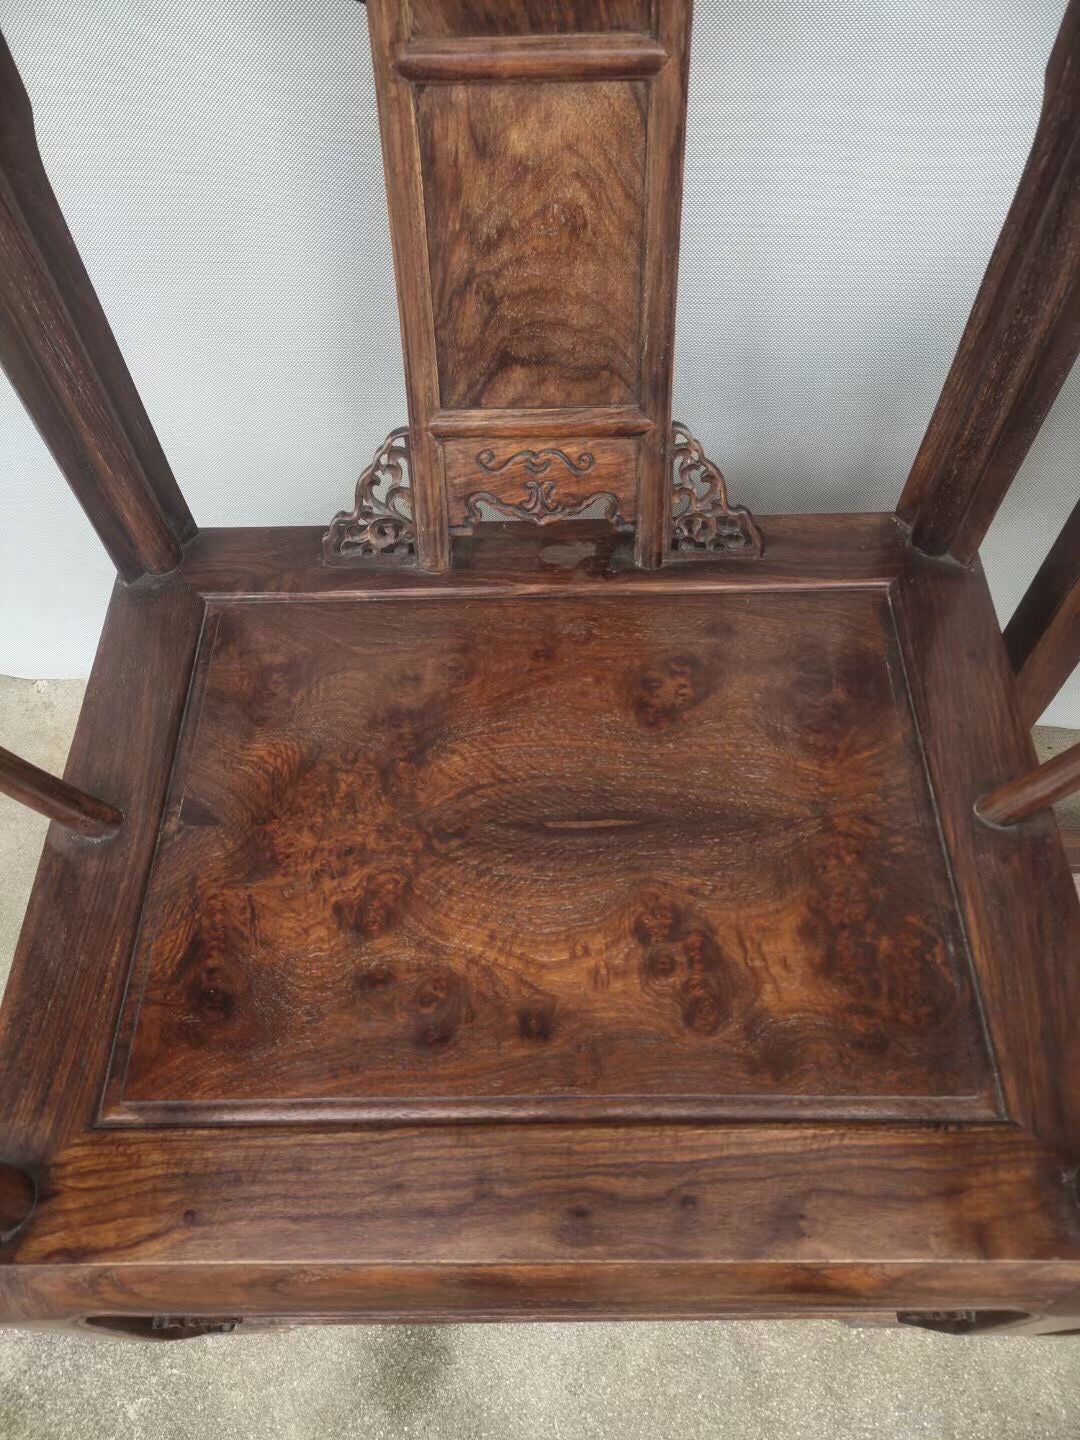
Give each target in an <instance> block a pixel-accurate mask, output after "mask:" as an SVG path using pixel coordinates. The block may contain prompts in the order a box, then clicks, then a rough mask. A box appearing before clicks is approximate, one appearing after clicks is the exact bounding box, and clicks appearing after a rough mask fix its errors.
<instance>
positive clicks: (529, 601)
mask: <svg viewBox="0 0 1080 1440" xmlns="http://www.w3.org/2000/svg"><path fill="white" fill-rule="evenodd" d="M368 14H369V21H370V28H371V39H372V53H373V56H374V67H375V83H376V86H377V91H378V100H379V111H380V122H381V129H382V141H383V147H384V158H385V164H386V173H387V177H388V188H389V199H390V220H391V226H392V231H393V244H394V255H395V262H396V267H397V279H398V293H399V298H400V308H401V325H402V334H403V338H404V353H405V369H406V377H407V389H408V408H409V413H408V425H407V427H405V428H402V429H398V430H394V431H392V432H391V433H390V435H389V436H388V437H387V439H386V441H385V442H384V444H383V445H382V446H381V447H380V449H379V450H378V452H377V454H376V456H375V458H374V460H373V462H372V464H371V465H370V466H369V467H368V468H367V469H366V470H365V471H364V472H363V475H362V476H361V478H360V481H359V483H358V485H357V488H356V494H355V497H354V501H353V504H352V508H351V509H346V510H343V511H342V513H340V514H339V515H337V516H335V517H334V518H333V519H332V520H331V521H330V523H329V528H326V527H321V528H313V529H307V528H299V529H292V528H290V529H235V530H202V531H197V530H196V527H195V524H194V521H193V520H192V517H191V515H190V514H189V512H188V509H187V507H186V505H185V503H184V501H183V499H182V497H181V495H180V491H179V489H178V488H177V485H176V483H175V481H174V479H173V477H172V475H171V473H170V470H169V466H168V463H167V461H166V459H165V456H164V455H163V453H162V450H161V448H160V446H159V445H158V442H157V440H156V439H155V437H154V433H153V430H152V428H151V425H150V422H149V420H148V419H147V416H146V414H145V412H144V410H143V408H142V405H141V403H140V401H139V398H138V396H137V394H136V391H135V387H134V385H133V383H132V380H131V377H130V375H129V374H128V371H127V369H126V368H125V365H124V362H123V360H122V359H121V357H120V353H119V351H118V349H117V346H116V344H115V342H114V340H113V337H112V335H111V333H110V331H109V328H108V326H107V324H106V321H105V317H104V315H103V314H102V311H101V308H100V306H99V304H98V301H97V299H96V297H95V295H94V291H93V289H92V287H91V284H90V281H89V279H88V278H87V275H86V272H85V270H84V269H83V267H82V265H81V263H80V260H79V257H78V254H77V252H76V249H75V246H74V244H73V242H72V239H71V236H70V234H69V233H68V230H67V228H66V227H65V224H64V221H63V218H62V216H61V214H60V211H59V209H58V206H57V203H56V200H55V199H54V197H53V194H52V191H51V190H50V188H49V184H48V181H47V179H46V177H45V174H44V171H43V169H42V166H41V162H40V159H39V157H38V154H37V150H36V146H35V141H34V130H33V122H32V117H31V112H30V105H29V102H28V100H27V97H26V94H25V92H24V90H23V88H22V86H21V84H20V82H19V78H18V76H17V74H16V71H15V67H14V64H13V62H12V59H11V57H10V55H9V54H8V53H7V51H6V50H2V51H0V85H2V91H0V252H2V253H0V262H2V263H0V313H2V330H0V358H2V361H3V365H4V368H5V370H6V371H7V373H8V375H9V376H10V378H11V381H12V383H13V384H14V386H15V388H16V389H17V391H18V392H19V394H20V395H21V397H22V399H23V400H24V401H25V404H26V406H27V408H28V410H29V412H30V413H31V415H32V416H33V418H34V419H35V421H36V422H37V424H38V426H39V428H40V430H41V433H42V435H43V436H44V438H45V440H46V441H47V443H48V445H49V447H50V448H51V451H52V453H53V455H54V456H55V458H56V461H57V464H58V465H59V467H60V469H61V470H62V471H63V472H64V474H65V475H66V477H67V479H68V481H69V483H70V484H71V486H72V488H73V489H74V491H75V493H76V494H77V496H78V497H79V499H80V501H81V502H82V504H83V506H84V508H85V510H86V513H87V515H88V516H89V518H90V521H91V523H92V524H93V525H94V526H95V528H96V529H97V531H98V533H99V535H100V536H101V539H102V541H103V542H104V544H105V545H106V547H107V548H108V550H109V553H110V554H111V556H112V557H113V559H114V560H115V562H116V566H117V569H118V571H119V579H118V582H117V585H116V589H115V593H114V595H113V599H112V603H111V605H110V608H109V613H108V619H107V621H106V625H105V630H104V634H103V637H102V641H101V647H100V650H99V652H98V656H97V660H96V662H95V665H94V670H93V675H92V677H91V679H90V683H89V687H88V690H87V693H86V701H85V705H84V708H83V713H82V718H81V720H80V722H79V726H78V730H77V733H76V736H75V740H74V743H73V746H72V750H71V756H70V760H69V762H68V766H67V770H66V773H65V778H64V779H63V780H62V781H61V780H58V779H54V778H52V777H50V776H47V775H44V774H42V773H41V772H40V771H38V770H36V769H35V768H34V767H33V766H30V765H27V764H25V763H23V762H22V761H20V760H18V759H16V758H15V757H14V756H11V755H7V754H6V753H5V754H4V757H3V762H2V771H0V773H2V776H3V778H2V781H0V788H3V789H4V790H5V791H6V792H7V793H8V794H11V795H14V796H16V797H17V798H19V799H21V800H23V801H25V802H26V803H27V804H29V805H30V806H31V807H32V808H35V809H37V810H39V811H41V812H43V813H44V814H46V815H48V816H50V817H51V818H52V819H53V820H54V822H55V823H54V824H53V826H52V827H51V829H50V831H49V835H48V839H47V841H46V844H45V850H44V855H43V858H42V861H41V867H40V870H39V872H38V877H37V881H36V884H35V887H34V891H33V895H32V898H31V900H30V904H29V909H28V912H27V916H26V923H25V927H24V929H23V933H22V938H21V941H20V943H19V948H18V952H17V955H16V958H15V962H14V968H13V970H12V974H11V980H10V984H9V987H8V992H7V995H6V997H5V1000H4V1004H3V1010H2V1015H0V1096H2V1100H0V1320H2V1321H4V1322H5V1323H8V1324H29V1323H42V1322H45V1323H48V1322H52V1323H57V1324H69V1325H70V1324H77V1325H85V1324H89V1325H93V1326H97V1327H101V1328H104V1329H111V1330H114V1331H116V1332H119V1333H127V1334H135V1335H147V1336H152V1337H159V1338H169V1337H181V1336H185V1335H191V1334H198V1333H204V1332H205V1331H207V1330H222V1329H231V1328H233V1327H234V1326H236V1325H237V1324H240V1323H243V1324H244V1325H245V1326H251V1325H253V1324H254V1325H258V1324H263V1323H270V1322H274V1321H281V1320H292V1319H301V1318H302V1319H308V1320H339V1321H340V1320H351V1321H358V1320H396V1319H404V1318H409V1319H422V1320H432V1319H442V1320H456V1319H460V1320H466V1319H476V1318H496V1317H497V1318H514V1317H523V1318H524V1317H530V1318H555V1317H573V1318H585V1317H596V1316H605V1317H618V1316H626V1317H643V1316H682V1317H687V1316H727V1315H743V1316H765V1315H776V1314H783V1315H788V1316H814V1315H817V1316H821V1315H832V1316H840V1317H843V1318H846V1319H849V1320H858V1319H860V1318H866V1317H869V1316H873V1317H876V1318H880V1317H882V1316H886V1317H889V1318H891V1319H892V1321H893V1322H895V1321H897V1320H900V1321H901V1322H906V1323H910V1324H917V1325H924V1326H929V1327H931V1328H937V1329H942V1330H946V1331H956V1332H970V1331H981V1330H986V1329H996V1330H999V1331H1000V1330H1008V1329H1012V1330H1022V1331H1026V1332H1029V1333H1032V1332H1035V1333H1038V1332H1046V1333H1050V1332H1052V1333H1061V1332H1067V1331H1069V1330H1077V1329H1080V1194H1078V1188H1077V1166H1078V1163H1080V1027H1078V1025H1077V1020H1076V1017H1077V1015H1078V1014H1080V910H1078V904H1077V896H1076V892H1075V890H1074V886H1073V882H1072V878H1071V876H1070V871H1069V865H1068V863H1067V859H1066V854H1065V849H1064V847H1063V844H1062V839H1061V836H1060V835H1059V833H1058V830H1057V828H1056V825H1055V821H1054V818H1053V815H1052V813H1051V810H1050V808H1049V807H1050V805H1051V804H1052V802H1053V801H1054V800H1055V799H1056V798H1058V797H1061V796H1063V795H1065V794H1066V793H1068V792H1069V791H1070V790H1071V789H1075V788H1077V787H1078V786H1080V749H1074V750H1072V751H1070V752H1068V753H1067V754H1066V755H1064V756H1062V757H1060V758H1059V759H1058V760H1055V761H1054V762H1052V763H1049V764H1046V765H1044V766H1042V767H1037V765H1036V758H1035V754H1034V751H1033V748H1032V741H1031V736H1030V727H1031V724H1032V722H1033V721H1034V720H1035V719H1036V718H1037V717H1038V716H1039V714H1040V713H1041V712H1042V710H1043V709H1044V707H1045V705H1046V703H1047V702H1048V700H1049V699H1050V698H1051V697H1052V696H1053V694H1054V693H1055V691H1056V690H1057V689H1058V687H1059V686H1060V685H1061V684H1062V682H1063V680H1064V679H1065V677H1066V676H1067V675H1068V673H1069V672H1070V670H1071V669H1072V667H1073V666H1075V664H1076V663H1077V660H1078V659H1080V598H1078V597H1080V506H1078V508H1077V510H1074V512H1073V514H1072V517H1071V519H1070V520H1069V522H1068V524H1067V526H1066V528H1065V531H1064V533H1063V534H1062V536H1061V538H1060V540H1059V541H1058V542H1057V544H1056V545H1055V546H1054V549H1053V551H1052V553H1051V555H1050V556H1049V558H1048V559H1047V562H1046V564H1045V565H1044V566H1043V568H1042V569H1041V570H1040V572H1039V574H1038V576H1037V577H1036V579H1035V581H1034V583H1033V585H1032V587H1031V590H1030V592H1029V594H1028V596H1027V598H1026V599H1025V600H1024V602H1023V604H1022V605H1021V606H1020V609H1019V610H1018V612H1017V614H1016V616H1015V617H1014V618H1013V620H1012V621H1011V623H1010V624H1009V626H1008V628H1007V630H1006V633H1005V637H1004V639H1003V638H1002V635H1001V633H1000V631H999V628H998V625H997V623H996V621H995V616H994V610H993V607H992V605H991V601H990V596H989V593H988V591H987V587H986V582H985V579H984V577H983V574H982V571H981V569H980V566H979V561H978V549H979V544H980V541H981V540H982V537H983V535H984V534H985V532H986V529H987V526H988V525H989V523H990V520H991V518H992V516H993V515H994V512H995V510H996V509H997V507H998V505H999V503H1000V502H1001V500H1002V497H1003V496H1004V494H1005V492H1006V490H1007V488H1008V486H1009V484H1010V482H1011V480H1012V478H1013V476H1014V474H1015V473H1016V470H1017V468H1018V466H1019V465H1020V463H1021V460H1022V459H1023V457H1024V455H1025V453H1026V451H1027V450H1028V447H1029V446H1030V444H1031V442H1032V439H1033V437H1034V436H1035V434H1036V432H1037V430H1038V428H1039V425H1040V423H1041V422H1042V420H1043V418H1044V416H1045V415H1046V413H1047V410H1048V408H1049V406H1050V404H1051V401H1052V400H1053V398H1054V395H1055V393H1056V392H1057V390H1058V388H1059V387H1060V385H1061V383H1062V381H1063V379H1064V377H1065V375H1066V373H1067V371H1068V369H1069V367H1070V365H1071V364H1072V363H1073V360H1074V358H1075V356H1076V354H1077V350H1078V347H1080V214H1078V210H1080V0H1072V3H1071V4H1070V5H1069V9H1068V13H1067V15H1066V18H1065V21H1064V26H1063V29H1062V32H1061V35H1060V38H1059V39H1058V42H1057V45H1056V47H1055V49H1054V51H1053V54H1052V56H1051V58H1050V64H1049V69H1048V72H1047V85H1046V97H1045V104H1044V108H1043V112H1042V118H1041V120H1040V123H1039V127H1038V132H1037V134H1036V137H1035V142H1034V148H1033V150H1032V154H1031V159H1030V161H1029V163H1028V166H1027V168H1026V170H1025V172H1024V175H1023V178H1022V180H1021V182H1020V187H1019V190H1018V192H1017V196H1016V199H1015V201H1014V203H1013V206H1012V209H1011V211H1010V212H1009V216H1008V219H1007V221H1006V224H1005V229H1004V231H1003V233H1002V236H1001V238H1000V240H999V242H998V245H997V248H996V249H995V251H994V254H993V257H992V259H991V261H990V266H989V269H988V271H987V275H986V278H985V280H984V282H983V285H982V288H981V290H980V291H979V294H978V297H977V299H976V301H975V306H974V309H973V311H972V313H971V318H970V321H969V323H968V326H967V329H966V330H965V332H964V336H963V339H962V341H961V344H960V348H959V350H958V352H957V355H956V359H955V361H954V363H953V366H952V369H951V371H950V373H949V376H948V379H947V382H946V384H945V389H944V392H943V394H942V397H941V400H940V402H939V404H938V406H937V409H936V411H935V413H934V416H933V419H932V420H931V423H930V427H929V429H928V431H927V434H926V438H925V440H924V441H923V444H922V447H921V449H920V450H919V453H918V455H917V456H916V458H915V463H914V468H913V470H912V472H911V476H910V479H909V480H908V483H907V486H906V488H905V490H904V493H903V495H902V497H901V500H900V504H899V509H898V512H897V513H896V514H895V515H893V514H851V515H844V516H829V517H824V516H818V515H770V516H764V517H760V518H758V519H755V518H754V517H752V516H751V515H750V514H749V513H748V512H747V511H746V510H745V509H744V508H742V507H740V506H738V505H736V504H734V503H733V502H732V499H731V498H730V496H729V494H728V490H727V487H726V485H725V481H724V479H723V476H722V475H721V473H720V471H719V470H718V469H717V467H716V465H715V464H714V463H713V462H712V461H711V460H710V459H709V458H707V457H706V456H705V455H704V454H703V453H702V449H701V447H700V445H699V444H698V442H697V441H696V440H695V439H694V438H693V434H692V431H691V430H689V429H687V428H685V427H684V426H682V425H681V424H675V425H673V424H672V421H671V377H672V349H673V334H674V314H675V283H676V271H677V255H678V242H679V211H680V206H679V196H680V186H681V174H682V159H683V136H684V122H685V115H686V85H687V66H688V47H689V36H690V3H689V0H544V3H540V0H499V3H495V0H369V4H368ZM344 498H345V497H343V499H344Z"/></svg>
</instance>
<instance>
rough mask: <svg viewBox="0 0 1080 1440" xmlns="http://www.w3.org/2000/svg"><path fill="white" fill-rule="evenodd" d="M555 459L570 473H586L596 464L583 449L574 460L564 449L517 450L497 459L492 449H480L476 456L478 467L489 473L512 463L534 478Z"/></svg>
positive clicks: (505, 468) (504, 468) (542, 473)
mask: <svg viewBox="0 0 1080 1440" xmlns="http://www.w3.org/2000/svg"><path fill="white" fill-rule="evenodd" d="M555 461H558V462H559V463H560V464H561V465H565V466H566V468H567V470H569V471H570V473H571V475H587V474H588V473H589V471H590V470H591V469H592V468H593V466H594V465H595V464H596V457H595V456H593V455H590V454H589V453H588V451H585V452H584V453H583V454H581V455H579V456H578V457H577V459H576V460H574V459H573V458H572V457H571V456H569V455H567V453H566V451H565V450H519V451H518V452H517V453H516V454H515V455H510V456H508V457H507V459H505V460H498V461H497V460H496V458H495V451H494V450H481V451H480V454H479V455H477V457H476V463H477V464H478V465H479V466H480V469H481V470H486V471H487V472H488V474H489V475H498V474H499V473H500V472H501V471H503V470H509V469H510V467H511V466H512V465H522V466H524V468H525V469H526V470H527V471H528V472H529V474H530V475H533V476H535V477H536V478H539V477H540V476H541V475H546V474H547V472H548V471H549V470H550V469H551V467H552V464H553V463H554V462H555Z"/></svg>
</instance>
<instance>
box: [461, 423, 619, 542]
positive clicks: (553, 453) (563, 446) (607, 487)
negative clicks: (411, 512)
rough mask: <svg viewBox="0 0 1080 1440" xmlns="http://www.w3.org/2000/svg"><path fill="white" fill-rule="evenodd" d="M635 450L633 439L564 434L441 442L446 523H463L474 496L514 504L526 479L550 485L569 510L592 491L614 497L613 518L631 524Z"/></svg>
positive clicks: (556, 496) (520, 498)
mask: <svg viewBox="0 0 1080 1440" xmlns="http://www.w3.org/2000/svg"><path fill="white" fill-rule="evenodd" d="M637 452H638V441H637V440H636V439H621V438H619V439H610V440H609V439H604V438H601V439H595V438H594V437H592V436H590V435H573V434H568V433H567V432H565V431H564V432H563V434H562V435H561V436H560V437H559V442H558V444H557V445H552V443H551V442H550V440H549V439H548V437H547V436H545V435H520V436H514V437H513V438H511V439H507V440H501V439H496V440H495V441H494V442H493V444H486V443H482V442H481V441H480V440H451V441H447V442H446V444H445V445H444V446H443V463H444V465H445V468H446V491H447V497H448V502H449V506H450V523H451V525H463V524H464V523H465V521H466V518H467V515H466V511H467V507H468V500H469V497H470V496H471V495H475V494H476V493H477V492H485V493H488V494H491V495H495V496H497V497H498V498H499V499H500V500H502V501H506V502H509V503H510V504H516V503H520V502H521V501H523V500H524V499H525V498H526V490H525V486H526V484H527V483H528V482H529V481H530V480H536V481H550V482H552V483H553V484H554V486H555V491H554V495H555V499H556V500H557V502H558V503H559V504H561V505H567V506H573V505H574V504H576V503H577V502H580V501H585V500H586V499H587V498H588V497H589V496H594V495H596V494H598V493H605V494H608V495H614V497H615V500H616V507H617V512H618V514H619V516H621V518H622V519H623V520H625V521H627V522H631V521H632V520H633V518H634V509H635V504H636V501H637V494H636V489H637V485H636V481H637ZM487 518H490V517H487Z"/></svg>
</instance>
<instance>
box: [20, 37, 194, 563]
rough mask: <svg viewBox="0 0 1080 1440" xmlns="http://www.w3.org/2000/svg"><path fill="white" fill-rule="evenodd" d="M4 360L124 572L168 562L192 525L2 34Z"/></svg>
mask: <svg viewBox="0 0 1080 1440" xmlns="http://www.w3.org/2000/svg"><path fill="white" fill-rule="evenodd" d="M0 315H2V316H3V324H2V325H0V365H2V366H3V368H4V370H5V372H6V373H7V376H8V378H9V380H10V381H11V383H12V385H13V386H14V388H15V390H16V391H17V392H18V394H19V396H20V398H21V399H22V402H23V404H24V405H25V406H26V408H27V410H28V412H29V413H30V416H31V417H32V419H33V420H34V423H35V424H36V425H37V427H38V429H39V430H40V432H41V435H42V438H43V439H44V441H45V443H46V444H47V445H48V447H49V449H50V450H51V451H52V454H53V457H54V459H55V460H56V463H57V465H59V467H60V469H61V470H62V471H63V473H64V476H65V478H66V479H67V481H68V484H69V485H70V486H71V488H72V490H73V491H74V492H75V494H76V496H77V497H78V499H79V502H80V504H81V505H82V507H83V509H84V510H85V511H86V514H87V516H88V518H89V520H90V522H91V524H92V525H93V526H94V528H95V529H96V531H97V532H98V535H99V536H100V537H101V540H102V542H103V544H104V545H105V548H106V549H107V550H108V552H109V554H110V556H111V557H112V559H113V561H114V563H115V564H116V567H117V569H118V570H119V571H120V573H121V575H123V576H124V578H125V579H127V580H133V579H136V578H137V577H138V576H139V575H141V574H143V573H144V572H146V571H153V572H167V571H170V570H173V569H175V567H176V566H177V564H178V563H179V559H180V547H181V545H182V544H183V542H184V541H186V540H188V539H190V538H191V536H192V535H193V534H194V533H195V524H194V521H193V520H192V518H191V514H190V512H189V511H188V508H187V505H186V504H185V503H184V499H183V497H182V495H181V494H180V491H179V488H178V487H177V485H176V481H175V480H174V479H173V476H172V473H171V471H170V470H169V466H168V462H167V461H166V459H165V456H164V455H163V453H162V451H161V446H160V445H159V444H158V441H157V437H156V436H155V434H154V431H153V429H152V427H151V425H150V421H149V420H148V419H147V416H146V412H145V410H144V409H143V407H142V402H141V401H140V399H139V396H138V394H137V392H136V390H135V386H134V384H133V382H132V379H131V376H130V374H129V372H128V369H127V367H126V365H125V364H124V361H123V358H122V356H121V354H120V351H119V349H118V348H117V345H116V341H115V340H114V338H113V335H112V331H111V330H110V329H109V325H108V322H107V321H106V319H105V316H104V314H103V312H102V309H101V306H100V304H99V302H98V298H97V296H96V294H95V293H94V289H93V286H92V285H91V283H90V279H89V277H88V276H87V274H86V271H85V269H84V267H83V264H82V261H81V260H80V258H79V254H78V251H77V250H76V248H75V242H74V241H73V240H72V238H71V234H70V232H69V230H68V228H67V225H66V224H65V223H64V217H63V215H62V214H61V212H60V207H59V206H58V205H57V203H56V197H55V196H54V195H53V192H52V188H51V186H50V185H49V181H48V178H47V176H46V174H45V170H44V168H43V166H42V163H41V157H40V155H39V154H38V148H37V141H36V138H35V135H34V121H33V115H32V112H31V109H30V101H29V99H28V98H27V95H26V91H25V89H24V87H23V84H22V81H21V79H20V78H19V74H18V71H17V70H16V68H15V62H14V61H13V59H12V57H11V53H10V51H9V50H8V48H7V46H6V44H5V43H4V41H3V37H2V36H0Z"/></svg>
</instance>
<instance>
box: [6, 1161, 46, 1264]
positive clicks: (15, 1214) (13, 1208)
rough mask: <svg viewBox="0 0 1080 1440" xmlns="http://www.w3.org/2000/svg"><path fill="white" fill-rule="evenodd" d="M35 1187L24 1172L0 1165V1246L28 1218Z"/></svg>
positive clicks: (10, 1238) (34, 1197)
mask: <svg viewBox="0 0 1080 1440" xmlns="http://www.w3.org/2000/svg"><path fill="white" fill-rule="evenodd" d="M36 1200H37V1187H36V1186H35V1185H34V1182H33V1180H32V1179H31V1178H30V1176H29V1175H28V1174H27V1173H26V1171H25V1170H18V1169H16V1167H15V1166H14V1165H0V1245H6V1244H7V1243H8V1242H9V1241H11V1240H13V1239H14V1238H15V1235H16V1233H17V1231H18V1230H19V1229H21V1227H22V1226H23V1225H25V1224H26V1222H27V1220H28V1219H29V1217H30V1212H31V1211H32V1210H33V1208H34V1203H35V1201H36Z"/></svg>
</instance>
